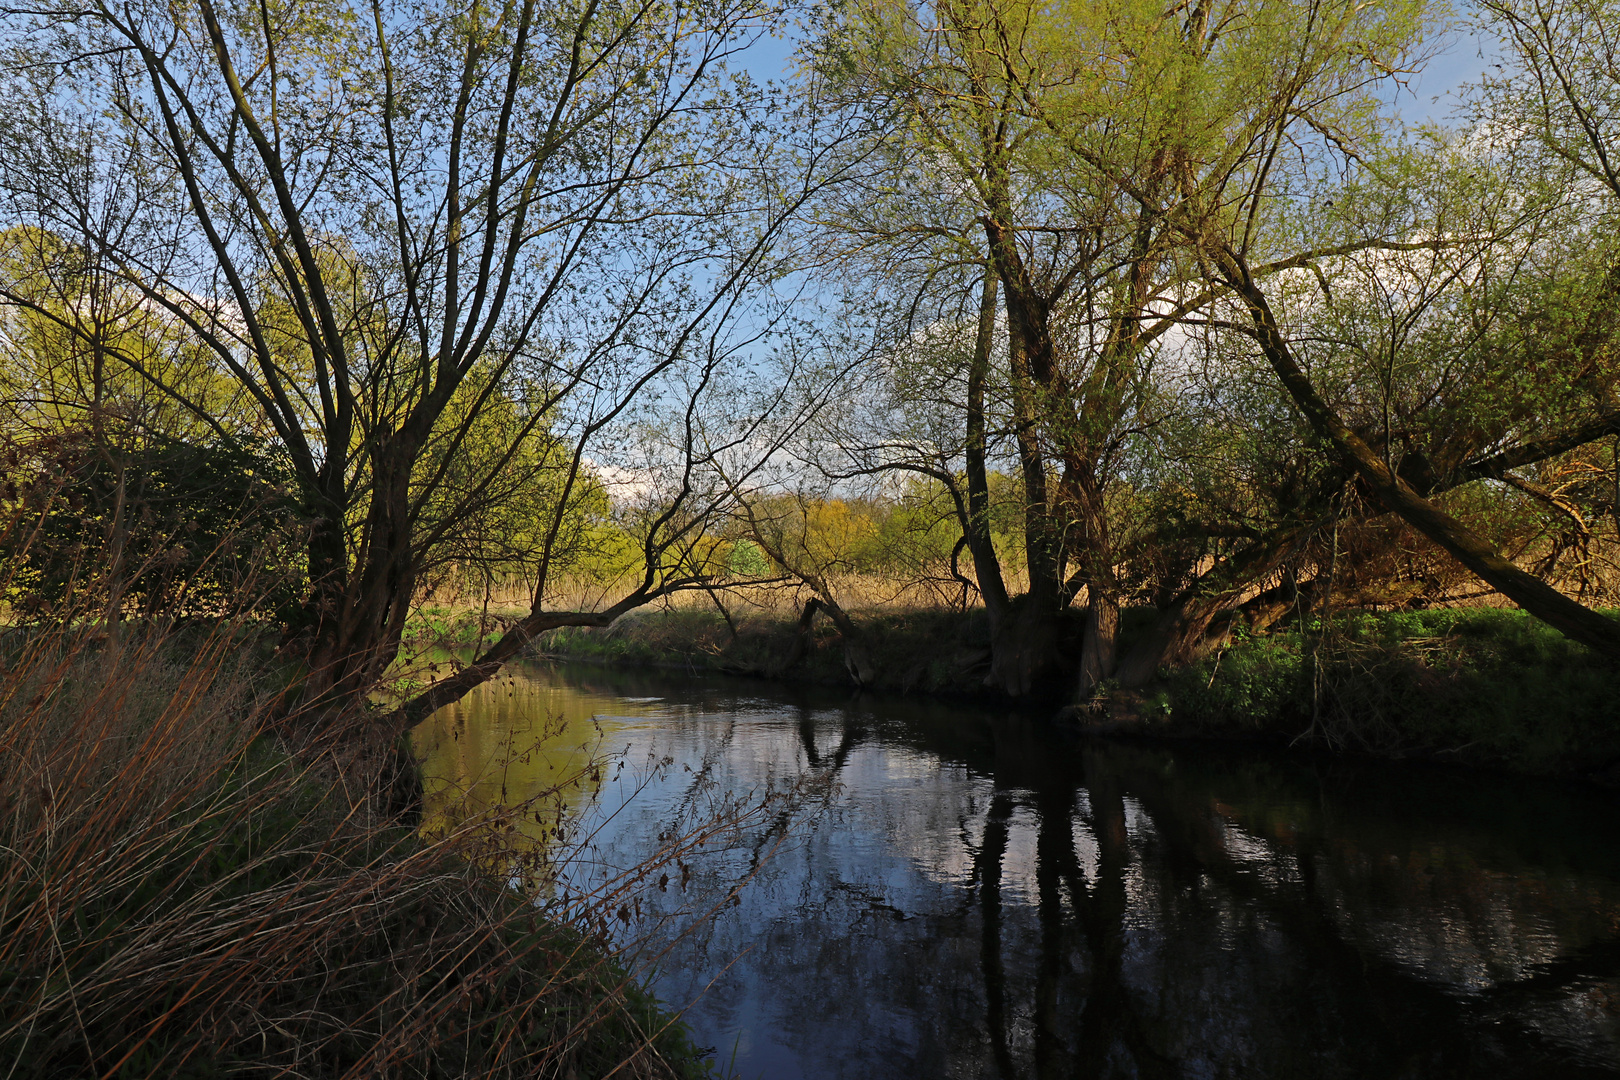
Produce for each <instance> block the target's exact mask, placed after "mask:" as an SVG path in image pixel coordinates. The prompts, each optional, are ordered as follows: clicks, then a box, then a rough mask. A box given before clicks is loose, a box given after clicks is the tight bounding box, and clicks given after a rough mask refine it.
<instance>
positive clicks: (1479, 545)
mask: <svg viewBox="0 0 1620 1080" xmlns="http://www.w3.org/2000/svg"><path fill="white" fill-rule="evenodd" d="M1220 256H1221V268H1222V272H1223V274H1225V276H1226V277H1227V281H1228V284H1230V285H1231V286H1232V288H1233V289H1234V290H1236V291H1237V293H1238V295H1239V296H1241V297H1242V298H1243V301H1244V303H1245V304H1246V305H1247V306H1248V308H1249V315H1250V318H1251V320H1252V321H1253V324H1254V331H1255V337H1256V339H1257V340H1258V341H1259V343H1260V348H1261V351H1262V352H1263V353H1264V354H1265V357H1266V360H1267V362H1268V363H1270V365H1271V368H1272V370H1273V371H1274V372H1276V374H1277V377H1278V379H1280V380H1281V381H1282V384H1283V386H1284V388H1285V389H1286V390H1287V391H1288V394H1289V396H1290V397H1292V398H1293V399H1294V404H1295V405H1297V406H1298V407H1299V409H1300V411H1301V412H1303V413H1304V414H1305V416H1306V419H1308V420H1309V421H1310V423H1311V426H1312V427H1313V428H1315V429H1316V431H1317V433H1318V434H1320V435H1321V436H1322V437H1323V438H1326V439H1328V440H1329V441H1330V442H1332V443H1333V446H1334V448H1335V449H1337V450H1338V452H1339V454H1340V456H1341V457H1343V458H1344V460H1345V462H1346V464H1348V465H1349V466H1350V467H1351V468H1352V469H1354V470H1355V472H1356V473H1357V475H1359V476H1360V477H1361V479H1362V481H1363V482H1365V483H1366V484H1367V486H1368V487H1370V488H1371V489H1372V490H1373V492H1374V493H1375V494H1376V495H1377V496H1378V498H1379V500H1380V501H1382V502H1383V504H1384V505H1385V506H1387V507H1389V509H1390V510H1392V511H1394V512H1395V513H1396V514H1398V515H1400V517H1401V519H1402V520H1403V521H1405V522H1406V523H1407V524H1408V525H1410V526H1412V527H1413V528H1414V529H1416V530H1417V531H1418V532H1420V533H1422V534H1423V535H1424V536H1427V537H1428V538H1429V539H1430V540H1432V541H1434V542H1435V543H1436V544H1438V545H1439V546H1440V547H1442V548H1444V549H1445V550H1446V551H1447V552H1448V553H1449V554H1450V555H1451V556H1452V557H1453V558H1455V559H1456V560H1457V561H1458V562H1460V563H1462V564H1463V565H1464V566H1466V567H1467V568H1468V569H1469V570H1471V571H1472V572H1473V573H1474V574H1476V575H1477V576H1478V577H1480V578H1481V579H1483V580H1484V581H1485V582H1486V583H1487V584H1488V585H1490V586H1491V587H1492V588H1494V589H1496V590H1497V591H1498V592H1500V593H1501V594H1502V595H1504V596H1506V597H1507V598H1508V599H1510V600H1512V601H1513V602H1514V603H1516V604H1518V605H1519V606H1520V607H1522V608H1523V609H1524V610H1525V611H1528V612H1529V613H1530V614H1531V615H1533V616H1535V617H1536V618H1538V619H1540V620H1541V621H1542V622H1545V623H1546V624H1547V625H1549V626H1551V627H1553V628H1554V629H1556V630H1558V631H1559V632H1560V633H1562V634H1563V635H1564V636H1566V637H1568V638H1570V639H1571V640H1572V641H1578V642H1580V643H1581V644H1583V645H1585V646H1587V647H1588V648H1591V649H1593V650H1595V651H1597V652H1598V653H1601V654H1602V655H1604V656H1607V657H1609V658H1610V659H1614V660H1620V623H1617V622H1615V621H1614V620H1613V619H1610V618H1608V617H1606V616H1603V615H1600V614H1598V613H1597V612H1595V611H1593V610H1591V609H1590V608H1588V607H1586V606H1585V605H1583V604H1580V603H1578V602H1576V601H1574V600H1571V599H1570V598H1569V597H1567V596H1565V595H1564V594H1563V593H1561V592H1559V591H1558V590H1557V589H1554V588H1553V587H1552V586H1551V585H1548V584H1547V583H1546V582H1545V581H1542V580H1541V579H1540V578H1538V577H1536V576H1535V575H1534V574H1530V573H1527V572H1526V571H1524V570H1521V569H1520V568H1519V567H1517V566H1515V565H1513V563H1512V562H1510V561H1509V560H1507V559H1505V558H1503V557H1502V555H1501V554H1500V553H1498V552H1497V551H1496V549H1495V548H1493V547H1491V545H1490V544H1489V543H1487V542H1486V541H1485V539H1484V538H1483V537H1481V536H1479V534H1477V533H1475V532H1474V531H1473V530H1472V529H1470V528H1468V526H1466V525H1464V524H1463V523H1462V522H1460V521H1458V520H1457V519H1456V518H1454V517H1452V516H1451V515H1449V514H1447V513H1446V512H1445V511H1443V510H1441V509H1440V508H1439V507H1437V506H1435V505H1434V504H1433V503H1432V502H1430V501H1428V500H1427V499H1425V498H1423V497H1422V496H1421V495H1419V494H1418V493H1417V492H1416V491H1414V490H1413V489H1412V488H1411V486H1410V485H1408V484H1407V482H1406V481H1405V480H1403V479H1401V478H1400V477H1399V476H1397V475H1396V474H1395V473H1394V472H1393V471H1392V470H1391V469H1390V468H1389V466H1388V465H1387V464H1385V462H1384V461H1383V459H1382V458H1380V457H1379V456H1378V455H1377V454H1376V453H1375V452H1374V451H1373V449H1372V447H1370V446H1368V445H1367V443H1366V441H1365V440H1363V439H1362V438H1361V436H1359V435H1357V434H1356V433H1355V432H1354V431H1352V430H1351V429H1350V427H1349V426H1348V425H1347V424H1345V422H1344V421H1343V420H1342V419H1341V418H1340V417H1339V415H1338V414H1337V413H1335V412H1334V411H1333V409H1332V407H1331V406H1329V405H1328V403H1327V402H1326V401H1325V400H1323V398H1322V397H1321V396H1320V395H1319V394H1317V392H1316V388H1315V387H1314V386H1312V385H1311V381H1310V379H1309V378H1308V377H1307V376H1306V375H1305V373H1304V371H1302V370H1301V369H1300V367H1299V364H1298V363H1297V362H1296V361H1295V360H1294V355H1293V350H1291V349H1290V348H1289V346H1288V342H1287V340H1286V339H1285V338H1284V337H1283V335H1282V331H1281V330H1280V329H1279V328H1278V327H1277V322H1276V319H1275V317H1274V316H1273V315H1272V311H1271V306H1270V304H1269V303H1267V301H1266V298H1265V295H1264V294H1263V293H1262V292H1261V291H1260V289H1259V287H1258V286H1257V285H1256V284H1255V283H1254V279H1253V277H1252V276H1251V275H1250V273H1249V268H1248V266H1247V264H1246V263H1244V262H1243V260H1242V259H1241V258H1240V257H1238V256H1237V255H1236V254H1234V253H1233V252H1231V251H1229V250H1226V251H1222V252H1220Z"/></svg>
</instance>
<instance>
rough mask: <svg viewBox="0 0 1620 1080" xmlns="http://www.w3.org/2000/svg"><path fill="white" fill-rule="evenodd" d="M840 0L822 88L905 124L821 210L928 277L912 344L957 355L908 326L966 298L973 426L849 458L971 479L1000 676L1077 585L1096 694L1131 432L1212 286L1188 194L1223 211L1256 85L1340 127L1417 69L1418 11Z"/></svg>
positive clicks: (962, 501) (1045, 656)
mask: <svg viewBox="0 0 1620 1080" xmlns="http://www.w3.org/2000/svg"><path fill="white" fill-rule="evenodd" d="M845 10H847V12H848V14H847V15H845V16H844V17H843V18H842V20H841V21H839V22H838V23H837V24H836V25H835V26H834V27H833V28H832V29H831V30H829V32H828V33H827V35H826V38H825V40H824V43H823V44H822V46H821V53H820V55H821V64H822V69H823V71H824V72H825V75H824V79H825V82H826V84H827V86H828V88H829V89H828V91H827V92H828V94H829V96H833V95H836V94H839V93H842V94H843V95H844V98H843V101H844V103H845V105H846V107H850V108H856V109H882V110H885V111H886V114H887V115H888V116H890V117H891V120H890V122H889V124H888V125H887V126H888V128H889V130H891V131H892V132H893V133H894V134H893V135H892V136H891V137H890V138H889V139H888V140H887V141H886V143H885V144H884V146H883V147H882V148H881V151H882V152H881V153H878V154H874V160H875V161H877V162H878V163H879V168H877V169H874V170H873V178H872V179H871V180H869V181H868V183H867V184H865V185H864V186H857V185H847V186H845V187H841V188H840V189H838V194H839V195H840V196H842V197H843V198H842V201H840V202H838V203H836V204H833V205H832V206H831V207H830V208H829V209H828V210H827V212H826V214H825V220H826V221H827V223H828V225H829V227H830V229H829V231H832V232H835V233H841V234H842V235H843V236H845V237H846V238H847V241H846V244H845V245H844V248H843V250H842V252H841V253H840V254H841V257H840V259H839V261H838V265H839V266H840V267H845V266H848V265H850V264H858V263H859V262H860V261H861V260H863V259H864V260H867V263H868V265H870V263H871V262H875V261H878V260H879V259H882V260H883V263H884V265H885V266H893V265H895V264H897V263H898V264H900V265H902V266H905V267H907V268H908V269H911V270H912V277H911V280H910V281H909V282H908V284H909V285H910V286H911V288H912V289H913V290H914V292H913V296H912V298H911V299H910V301H909V302H908V303H906V304H904V305H903V307H902V310H903V312H904V316H903V317H902V318H901V319H900V320H899V323H900V326H901V330H900V332H899V333H897V334H896V335H895V336H894V338H893V339H892V340H894V341H895V345H894V349H895V351H897V352H900V351H905V350H908V349H909V350H913V351H916V350H917V346H918V345H919V344H921V345H923V346H924V349H923V350H922V351H925V352H927V354H928V355H929V356H930V357H931V358H935V359H937V358H938V357H940V356H941V354H942V350H940V349H938V348H937V347H934V346H935V342H934V341H933V340H931V339H935V338H938V337H940V336H942V335H941V334H940V331H939V327H940V325H941V323H943V322H944V320H941V321H940V322H938V323H935V324H934V325H931V326H928V327H926V332H925V333H919V332H918V329H919V328H918V326H917V323H916V318H917V316H918V315H919V313H920V314H922V316H923V317H924V318H927V317H929V316H933V317H935V318H938V316H937V315H936V314H935V311H936V308H935V306H934V305H935V304H936V303H937V298H938V296H939V295H940V294H941V293H945V294H948V295H952V296H954V297H959V298H962V301H959V302H958V305H957V308H958V311H959V312H960V314H959V315H957V316H956V317H955V318H954V323H955V326H956V328H957V330H956V332H955V333H954V335H953V334H950V333H949V332H947V333H946V334H945V335H943V336H946V337H951V338H953V339H954V341H955V342H956V343H957V345H956V349H955V360H954V362H953V366H952V368H951V373H952V377H953V378H954V379H955V380H956V381H955V382H954V383H953V384H952V385H951V391H952V394H951V395H949V396H953V397H954V400H955V402H956V403H957V407H958V408H959V410H960V412H959V413H958V416H959V417H960V419H959V420H958V423H960V425H961V426H960V428H959V429H958V431H959V434H957V435H956V436H955V437H954V438H952V439H949V440H947V441H944V442H940V441H936V440H925V441H929V442H931V443H932V447H933V449H932V450H931V451H929V452H925V453H922V454H917V453H914V450H915V449H917V448H918V445H919V444H918V441H917V440H914V439H909V440H908V439H905V438H900V439H894V438H885V437H883V436H882V435H881V433H880V434H879V436H878V437H877V438H875V439H860V438H854V439H850V438H846V439H844V440H842V441H843V442H844V443H846V444H847V445H852V446H853V447H855V448H856V449H857V451H858V452H857V453H856V454H855V455H852V456H853V457H854V458H855V459H856V460H855V461H854V462H853V465H854V468H855V469H857V470H870V469H879V468H912V469H919V470H923V471H927V472H929V473H930V474H931V475H933V476H935V477H936V478H937V479H939V480H940V481H941V482H942V483H947V484H953V485H954V484H955V483H956V481H955V477H956V474H957V473H958V472H960V473H961V474H962V477H963V479H962V482H961V484H960V486H959V487H957V488H955V490H957V493H958V502H959V505H960V507H961V518H962V525H963V533H964V537H965V538H966V545H967V547H968V549H969V550H970V551H971V552H972V554H973V561H974V566H975V570H976V572H977V578H978V585H979V589H980V591H981V594H982V595H983V597H984V601H985V605H986V608H987V610H988V611H989V613H990V617H991V623H992V627H993V638H994V640H995V642H996V645H995V648H994V650H993V651H994V654H995V659H994V661H993V664H992V673H991V677H990V678H991V682H992V683H993V684H995V685H997V686H999V687H1001V688H1002V689H1004V690H1006V691H1008V692H1010V693H1014V694H1019V693H1025V692H1028V691H1029V690H1030V688H1031V686H1032V685H1033V683H1034V681H1035V680H1036V679H1037V678H1038V677H1040V676H1041V675H1042V674H1045V673H1047V672H1049V671H1050V670H1051V669H1052V668H1053V667H1054V665H1056V664H1057V663H1058V659H1059V658H1058V655H1057V641H1058V634H1057V632H1056V629H1057V620H1058V616H1059V615H1060V613H1061V612H1062V611H1063V610H1064V609H1065V608H1066V607H1067V606H1068V605H1069V604H1070V603H1071V601H1073V600H1075V599H1076V598H1077V597H1078V596H1080V595H1082V594H1083V595H1084V597H1085V603H1086V617H1085V626H1084V631H1083V640H1082V644H1081V649H1080V656H1079V658H1078V665H1077V666H1078V668H1079V689H1080V691H1081V693H1082V694H1089V692H1090V690H1091V689H1092V688H1093V687H1095V686H1096V685H1097V684H1098V683H1099V682H1100V681H1101V680H1102V679H1104V678H1107V677H1109V676H1111V675H1113V674H1114V672H1115V668H1116V664H1117V656H1116V651H1117V632H1118V622H1119V609H1120V606H1121V603H1122V599H1123V594H1124V583H1123V582H1122V580H1121V579H1120V576H1119V572H1120V566H1121V555H1122V552H1121V551H1120V550H1119V549H1118V544H1117V536H1116V533H1117V528H1118V522H1117V520H1116V511H1115V510H1114V509H1112V508H1111V506H1110V492H1111V491H1114V490H1117V488H1118V486H1119V482H1120V480H1121V478H1122V476H1123V475H1124V474H1125V473H1127V472H1128V471H1129V466H1127V465H1126V463H1125V460H1124V458H1125V455H1126V454H1127V453H1128V452H1129V450H1130V448H1131V446H1132V444H1133V442H1134V441H1136V440H1137V439H1138V437H1139V436H1140V435H1141V433H1142V432H1143V431H1144V430H1145V429H1147V428H1149V427H1152V426H1154V425H1156V424H1158V423H1160V422H1162V421H1163V419H1164V415H1163V412H1162V410H1163V409H1164V408H1165V407H1167V406H1168V407H1173V403H1172V402H1171V401H1170V400H1169V399H1168V398H1167V397H1166V396H1165V395H1164V394H1163V393H1162V392H1161V388H1162V384H1161V382H1160V381H1159V379H1158V377H1157V375H1156V374H1155V371H1156V367H1157V361H1158V358H1159V357H1160V356H1161V355H1162V354H1164V353H1165V352H1166V349H1167V347H1168V346H1169V345H1170V344H1171V343H1172V339H1173V338H1174V336H1175V332H1176V331H1177V330H1178V329H1179V328H1182V327H1184V326H1185V325H1186V324H1187V322H1188V320H1189V319H1191V318H1192V317H1193V316H1194V315H1195V314H1196V313H1198V312H1199V311H1200V309H1201V308H1202V307H1203V306H1204V305H1205V304H1207V303H1208V302H1210V300H1211V299H1212V296H1213V294H1212V293H1211V292H1210V291H1209V289H1208V288H1207V286H1206V284H1205V283H1204V282H1203V279H1202V277H1201V273H1200V270H1199V268H1198V266H1197V263H1196V259H1195V258H1194V257H1193V256H1192V254H1191V249H1190V246H1189V245H1188V244H1187V243H1186V241H1185V239H1184V236H1183V233H1182V227H1181V225H1180V224H1178V217H1177V215H1178V213H1179V210H1178V209H1177V208H1178V207H1179V202H1180V200H1182V199H1185V198H1187V197H1189V195H1190V194H1192V193H1198V194H1200V196H1201V197H1203V198H1205V199H1212V200H1214V201H1215V202H1216V203H1217V204H1218V205H1220V206H1221V207H1223V208H1225V209H1229V206H1228V205H1227V201H1226V200H1227V197H1228V193H1229V192H1230V191H1231V190H1233V189H1234V188H1237V189H1241V186H1242V184H1243V182H1244V178H1245V176H1246V175H1247V172H1248V171H1250V170H1252V169H1253V168H1254V167H1255V162H1256V160H1257V159H1256V158H1255V156H1254V155H1255V150H1256V148H1257V147H1260V146H1263V145H1269V144H1268V143H1267V139H1268V138H1269V135H1270V133H1271V131H1272V127H1271V126H1268V125H1271V124H1272V119H1273V117H1272V115H1271V114H1269V113H1265V112H1264V110H1263V109H1260V108H1258V107H1257V106H1256V104H1255V103H1256V100H1257V99H1256V95H1255V93H1254V87H1255V86H1256V85H1265V84H1267V83H1268V82H1270V81H1272V80H1274V79H1280V80H1281V81H1282V82H1283V83H1284V84H1286V85H1288V86H1290V87H1291V88H1292V89H1291V91H1290V95H1291V96H1290V98H1289V100H1290V104H1291V105H1292V106H1293V107H1294V108H1295V110H1296V114H1297V115H1296V116H1295V118H1294V119H1295V120H1296V121H1297V123H1298V124H1299V125H1300V126H1301V127H1302V128H1305V129H1306V130H1317V131H1320V132H1322V133H1323V134H1324V135H1325V136H1326V137H1327V138H1329V139H1331V138H1334V137H1336V135H1337V133H1338V132H1339V131H1341V130H1344V129H1348V128H1349V127H1352V126H1354V125H1355V124H1356V123H1358V122H1360V121H1361V120H1362V119H1363V114H1364V113H1365V111H1366V109H1367V107H1368V102H1369V100H1370V98H1369V96H1368V94H1367V93H1366V88H1367V87H1368V86H1369V85H1370V84H1372V83H1374V82H1377V81H1378V80H1380V79H1383V78H1385V77H1387V76H1388V75H1389V74H1390V73H1392V72H1397V71H1401V70H1406V69H1407V67H1406V65H1407V62H1408V59H1409V58H1408V57H1407V56H1406V55H1405V54H1406V52H1407V51H1408V50H1410V49H1412V47H1413V46H1414V45H1415V44H1416V43H1417V41H1418V40H1419V39H1420V37H1421V32H1422V29H1423V20H1424V17H1425V16H1424V11H1423V7H1422V5H1421V4H1417V3H1412V4H1404V5H1396V6H1387V5H1386V6H1385V7H1383V8H1381V9H1379V10H1378V11H1376V12H1375V11H1373V10H1371V9H1369V8H1366V7H1364V6H1357V5H1351V4H1331V3H1313V4H1299V5H1248V4H1229V5H1211V4H1203V3H1195V4H1188V5H1184V6H1178V7H1173V8H1170V9H1165V8H1163V7H1162V6H1158V5H1151V4H1135V3H1125V4H1117V5H1106V6H1103V7H1097V6H1095V5H1082V4H1072V5H1071V4H1060V5H1056V6H1053V5H1034V4H1028V3H1023V2H1020V0H994V2H987V3H957V2H948V3H938V4H933V5H930V6H928V7H927V8H926V9H915V10H914V9H911V8H909V7H906V6H904V5H898V4H888V3H883V2H880V0H873V2H871V3H867V4H857V5H851V6H850V7H849V8H847V9H845ZM1391 65H1393V66H1391ZM1310 254H1311V253H1310V251H1309V248H1307V249H1306V250H1305V251H1302V252H1295V253H1293V254H1285V255H1282V256H1281V257H1278V258H1275V259H1273V260H1271V261H1269V262H1268V263H1267V264H1266V265H1265V266H1257V268H1256V269H1257V273H1261V274H1270V273H1280V272H1283V271H1285V270H1287V269H1289V268H1291V267H1297V266H1300V265H1303V264H1304V262H1305V261H1308V259H1309V258H1310ZM1227 287H1228V286H1226V285H1224V284H1221V283H1216V285H1215V291H1216V292H1220V291H1221V290H1224V289H1225V288H1227ZM969 296H974V297H976V300H977V303H976V304H974V303H971V302H965V301H966V298H967V297H969ZM974 308H976V313H974V311H973V309H974ZM1002 335H1004V346H999V345H998V339H1000V338H1001V337H1002ZM1167 335H1168V336H1167ZM998 405H999V406H1000V407H1001V410H1002V412H1001V415H1000V416H999V417H998V416H997V413H996V407H997V406H998ZM999 439H1004V440H1005V442H1004V443H1000V446H1005V447H1006V451H1005V452H1006V453H1007V454H1008V455H1009V456H1010V457H1012V458H1013V460H1014V461H1015V462H1016V471H1017V474H1018V476H1019V478H1020V480H1021V483H1022V489H1023V493H1024V519H1025V521H1024V540H1025V543H1024V547H1025V552H1024V554H1025V560H1024V561H1025V564H1026V566H1027V575H1028V588H1027V590H1026V591H1025V593H1024V594H1023V595H1022V596H1013V595H1011V590H1009V588H1008V586H1007V583H1006V580H1005V577H1004V575H1003V574H1002V571H1001V566H1000V564H999V561H998V559H997V553H996V551H995V549H994V545H993V544H992V543H991V541H990V538H989V533H988V530H987V528H986V527H985V526H984V525H983V524H982V522H983V521H984V520H985V518H986V515H987V513H988V511H989V500H988V475H989V473H990V471H991V468H990V465H989V461H990V458H991V455H993V454H994V453H995V452H996V451H997V449H998V448H999V447H998V441H999Z"/></svg>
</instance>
